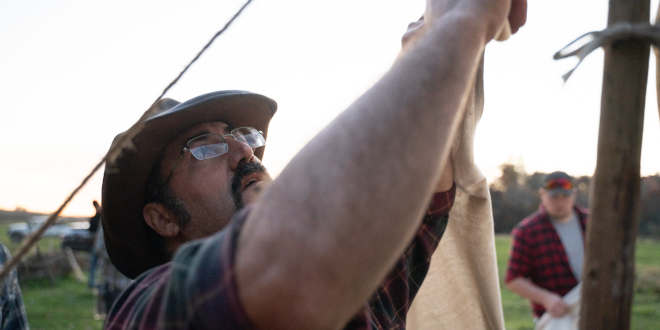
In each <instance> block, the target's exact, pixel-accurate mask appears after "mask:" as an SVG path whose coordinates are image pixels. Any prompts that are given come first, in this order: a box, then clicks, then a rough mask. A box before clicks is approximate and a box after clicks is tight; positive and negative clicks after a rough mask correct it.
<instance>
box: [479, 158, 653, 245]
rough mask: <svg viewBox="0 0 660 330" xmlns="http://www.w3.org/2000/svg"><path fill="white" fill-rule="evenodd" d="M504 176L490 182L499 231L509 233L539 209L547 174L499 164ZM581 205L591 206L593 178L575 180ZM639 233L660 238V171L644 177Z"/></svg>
mask: <svg viewBox="0 0 660 330" xmlns="http://www.w3.org/2000/svg"><path fill="white" fill-rule="evenodd" d="M499 168H500V170H501V171H502V175H501V176H500V177H499V178H497V179H496V180H495V181H494V182H493V183H492V184H491V185H490V193H491V200H492V204H493V218H494V221H495V232H496V233H509V232H511V229H513V227H514V226H515V225H516V224H517V223H518V222H520V221H521V220H522V219H524V218H525V217H527V216H528V215H530V214H532V213H534V211H536V210H537V209H538V206H539V204H540V203H541V200H540V198H539V194H538V190H539V188H541V187H542V186H543V178H544V177H545V175H547V173H541V172H535V173H533V174H531V175H528V174H527V173H525V168H524V166H523V165H522V162H520V161H519V162H518V163H517V164H516V163H511V162H508V163H504V164H502V165H500V166H499ZM574 183H575V187H576V189H577V195H576V199H575V202H576V204H578V205H581V206H584V207H587V208H588V207H589V197H590V194H591V188H590V187H591V177H589V176H581V177H576V178H575V179H574ZM640 193H641V194H640V204H641V205H640V210H639V217H638V221H639V222H638V223H639V235H640V236H645V237H654V238H660V174H656V175H653V176H647V177H643V178H641V190H640Z"/></svg>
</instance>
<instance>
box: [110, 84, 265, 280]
mask: <svg viewBox="0 0 660 330" xmlns="http://www.w3.org/2000/svg"><path fill="white" fill-rule="evenodd" d="M157 106H158V107H159V110H160V112H159V113H158V114H156V115H154V116H153V117H151V118H149V119H148V120H147V121H146V122H145V125H144V128H143V129H142V131H140V133H138V134H137V136H135V138H134V139H133V145H134V146H135V148H133V149H131V150H125V151H124V153H123V154H122V155H121V156H120V157H119V158H118V159H117V161H116V163H115V164H113V165H112V166H107V167H106V169H105V173H104V175H103V188H102V205H103V220H102V222H103V231H104V237H105V244H106V249H107V251H108V255H109V256H110V259H111V260H112V263H113V264H114V265H115V267H117V269H118V270H119V271H120V272H122V273H123V274H124V275H126V276H128V277H129V278H135V277H136V276H138V275H140V274H141V273H143V272H144V271H146V270H148V269H150V268H153V267H155V266H158V265H161V264H163V263H166V262H168V261H169V256H167V255H166V254H165V253H164V252H162V250H160V249H158V248H157V246H158V244H157V242H156V238H155V236H154V235H157V234H155V232H153V230H152V229H151V228H150V227H149V226H147V224H146V223H145V222H144V218H143V217H142V208H143V207H144V204H145V203H144V198H145V190H146V184H147V180H148V177H149V173H150V172H151V169H152V168H153V166H154V164H156V162H157V161H158V159H159V157H160V155H161V153H162V151H163V148H164V147H165V146H166V145H167V144H168V143H169V142H170V141H171V140H172V139H174V137H175V136H176V135H177V134H179V133H180V132H182V131H183V130H185V129H188V128H190V127H192V126H195V125H198V124H201V123H205V122H211V121H222V122H225V123H227V124H229V125H231V126H234V127H242V126H249V127H254V128H256V129H257V130H260V131H262V132H263V136H264V138H266V137H267V134H268V124H269V123H270V120H271V118H272V117H273V115H274V114H275V111H276V110H277V103H276V102H275V101H273V100H272V99H270V98H267V97H265V96H263V95H259V94H255V93H251V92H245V91H236V90H230V91H219V92H213V93H208V94H204V95H201V96H198V97H195V98H193V99H190V100H188V101H186V102H183V103H179V102H177V101H175V100H172V99H162V100H160V101H159V102H158V104H157ZM264 148H265V147H259V148H257V149H256V150H255V152H254V154H255V156H257V157H258V158H262V156H263V153H264Z"/></svg>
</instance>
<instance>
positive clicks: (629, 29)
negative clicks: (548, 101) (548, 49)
mask: <svg viewBox="0 0 660 330" xmlns="http://www.w3.org/2000/svg"><path fill="white" fill-rule="evenodd" d="M587 36H590V37H592V40H591V41H590V42H588V43H586V44H584V45H582V46H581V47H580V48H578V49H576V50H574V51H572V52H570V53H567V52H566V48H568V47H570V46H571V45H573V44H574V43H576V42H578V41H579V40H581V39H583V38H585V37H587ZM624 40H639V41H643V42H647V43H649V44H652V45H654V46H659V45H660V26H658V25H650V24H648V23H635V24H632V23H629V22H622V23H617V24H615V25H612V26H611V27H608V28H607V29H605V30H602V31H593V32H589V33H585V34H583V35H582V36H580V37H579V38H577V39H575V40H574V41H573V42H571V43H570V44H568V45H566V46H565V47H564V48H562V49H561V50H559V51H558V52H557V53H555V55H554V56H553V58H554V59H555V60H559V59H563V58H568V57H571V56H575V57H577V58H578V59H579V61H578V63H577V64H576V65H575V67H574V68H573V69H572V70H570V71H568V72H567V73H566V74H564V75H563V76H562V78H564V82H566V81H567V80H568V78H569V77H570V76H571V74H573V71H575V69H577V67H578V66H579V65H580V63H582V60H584V58H585V57H587V55H589V54H591V52H593V51H594V50H596V49H598V48H600V47H603V46H605V45H608V44H613V43H615V42H618V41H624Z"/></svg>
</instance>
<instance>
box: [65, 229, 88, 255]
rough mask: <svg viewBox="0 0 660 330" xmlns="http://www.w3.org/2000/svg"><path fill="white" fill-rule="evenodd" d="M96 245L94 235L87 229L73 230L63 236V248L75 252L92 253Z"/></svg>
mask: <svg viewBox="0 0 660 330" xmlns="http://www.w3.org/2000/svg"><path fill="white" fill-rule="evenodd" d="M92 245H94V233H92V232H90V231H89V230H87V229H72V230H71V231H69V232H68V233H66V234H64V235H63V236H62V248H63V249H64V248H67V247H69V248H71V250H74V251H91V250H92Z"/></svg>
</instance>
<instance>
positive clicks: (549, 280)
mask: <svg viewBox="0 0 660 330" xmlns="http://www.w3.org/2000/svg"><path fill="white" fill-rule="evenodd" d="M575 191H576V190H575V188H574V187H573V180H572V178H571V177H570V176H569V175H568V174H566V173H564V172H553V173H550V174H548V175H547V176H546V177H545V178H544V187H543V188H541V189H540V190H539V194H540V195H541V206H540V207H539V210H538V211H537V212H535V213H533V214H532V215H530V216H529V217H527V218H525V219H524V220H523V221H521V222H520V223H519V224H518V225H516V227H515V228H514V229H513V231H512V232H511V235H512V236H513V237H512V243H511V255H510V257H509V262H508V266H507V271H506V286H507V288H509V289H510V290H511V291H513V292H515V293H517V294H518V295H519V296H521V297H523V298H526V299H529V300H530V301H531V305H532V310H533V312H534V316H535V318H540V317H541V315H543V313H545V312H546V311H547V312H549V313H550V314H551V315H552V316H555V317H560V316H563V315H565V314H566V313H567V312H568V311H569V307H568V305H567V304H566V303H565V302H564V300H562V296H564V295H565V294H566V293H568V292H569V291H570V290H571V289H572V288H573V287H575V286H576V285H577V284H578V282H579V280H580V278H581V276H582V264H583V260H584V246H585V243H584V234H585V232H586V221H587V216H588V211H587V210H586V209H585V208H582V207H580V206H577V205H575Z"/></svg>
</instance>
